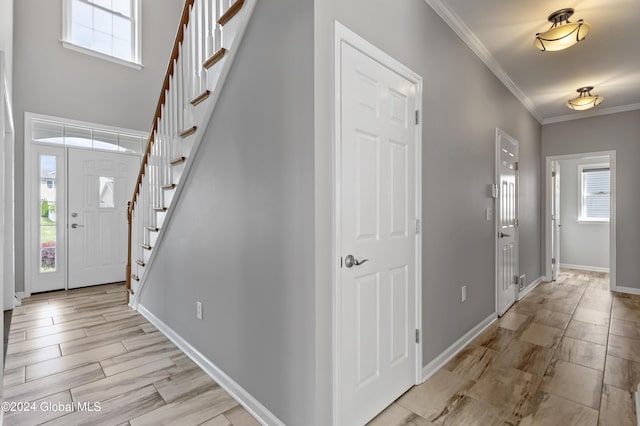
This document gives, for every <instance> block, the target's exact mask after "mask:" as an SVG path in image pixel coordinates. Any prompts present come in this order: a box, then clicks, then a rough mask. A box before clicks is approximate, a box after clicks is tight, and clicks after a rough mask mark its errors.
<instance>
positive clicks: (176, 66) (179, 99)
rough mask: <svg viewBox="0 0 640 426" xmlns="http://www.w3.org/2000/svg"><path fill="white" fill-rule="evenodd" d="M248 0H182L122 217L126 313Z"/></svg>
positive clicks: (225, 69) (227, 63)
mask: <svg viewBox="0 0 640 426" xmlns="http://www.w3.org/2000/svg"><path fill="white" fill-rule="evenodd" d="M256 1H257V0H186V1H185V5H184V9H183V12H182V17H181V20H180V26H179V28H178V32H177V34H176V39H175V42H174V45H173V50H172V52H171V59H170V61H169V65H168V68H167V72H166V74H165V79H164V83H163V85H162V90H161V92H160V99H159V100H158V105H157V107H156V111H155V115H154V117H153V127H152V130H151V134H150V136H149V141H148V143H147V147H146V149H145V152H144V156H143V157H142V164H141V166H140V172H139V173H138V179H137V182H136V186H135V190H134V193H133V198H132V200H131V201H130V202H129V209H128V214H127V220H128V225H129V226H128V229H129V239H128V242H129V249H128V258H127V290H128V291H129V303H130V305H131V306H133V307H134V308H135V307H136V306H137V304H138V297H139V294H140V292H141V290H142V288H143V286H144V283H145V279H146V277H147V274H146V272H147V271H148V270H149V269H150V268H151V266H152V264H153V260H154V254H155V253H156V251H157V250H158V249H159V247H160V246H161V243H162V239H163V235H164V231H165V230H166V228H167V226H168V225H169V222H170V220H171V215H172V212H173V207H175V206H174V204H175V203H176V202H177V200H178V199H179V197H180V193H181V191H182V188H183V186H184V184H185V180H186V179H187V176H188V173H189V169H190V167H191V165H192V162H193V160H194V158H195V156H196V154H197V151H198V146H199V145H200V143H201V142H202V138H203V136H204V132H205V130H206V128H207V125H208V123H209V120H210V118H211V115H212V113H213V110H214V107H215V104H216V101H217V99H218V97H219V95H220V91H221V90H222V86H223V85H224V81H225V79H226V77H227V75H228V74H229V71H230V68H231V64H232V62H233V57H234V56H235V53H236V51H237V49H238V46H239V44H240V41H241V39H242V35H243V34H244V31H245V29H246V27H247V24H248V22H249V19H250V17H251V14H252V12H253V9H254V7H255V4H256Z"/></svg>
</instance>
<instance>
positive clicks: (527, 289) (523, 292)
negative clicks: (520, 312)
mask: <svg viewBox="0 0 640 426" xmlns="http://www.w3.org/2000/svg"><path fill="white" fill-rule="evenodd" d="M543 281H545V277H544V276H542V277H538V278H537V279H536V280H535V281H533V282H532V283H531V284H529V285H528V286H526V287H525V288H524V289H523V290H521V291H520V293H518V300H522V298H523V297H525V296H526V295H527V294H529V292H531V290H533V289H534V288H536V287H538V285H539V284H540V283H541V282H543Z"/></svg>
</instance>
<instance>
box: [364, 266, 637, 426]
mask: <svg viewBox="0 0 640 426" xmlns="http://www.w3.org/2000/svg"><path fill="white" fill-rule="evenodd" d="M608 289H609V279H608V274H604V273H597V272H585V271H578V270H563V271H562V273H561V276H560V277H559V279H558V280H557V281H556V282H548V283H542V284H540V285H539V286H538V287H537V288H536V289H534V290H533V291H532V292H531V293H529V294H528V295H527V296H526V297H525V298H524V299H523V300H521V301H520V302H517V303H516V304H515V305H514V306H512V307H511V309H510V310H509V311H508V312H507V313H506V314H505V315H504V316H503V317H502V318H500V319H499V320H497V321H496V322H495V323H494V324H492V325H491V326H490V327H489V328H488V329H487V330H485V331H484V332H483V333H482V334H481V335H480V336H479V337H477V338H476V339H475V340H474V341H473V342H472V343H471V344H469V345H468V346H467V347H466V348H464V349H463V350H462V351H461V352H460V353H459V354H458V355H457V356H456V357H454V358H453V359H452V360H451V361H450V362H449V363H447V364H446V365H445V366H444V367H443V368H442V369H440V370H439V371H438V372H436V373H435V374H434V375H433V376H432V377H431V378H430V379H429V380H427V381H426V382H425V383H423V384H421V385H419V386H415V387H413V388H412V389H411V390H409V391H408V392H407V393H405V394H404V395H403V396H402V397H401V398H399V399H398V400H397V401H395V402H394V403H393V404H392V405H391V406H390V407H388V408H387V409H386V410H385V411H384V412H383V413H381V414H380V415H379V416H378V417H377V418H375V419H374V420H373V421H372V422H371V423H370V424H371V425H375V426H390V425H412V426H426V425H432V424H443V425H462V424H464V425H478V426H480V425H482V426H486V425H562V426H570V425H576V426H578V425H579V426H590V425H593V426H595V425H611V426H626V425H629V426H632V425H636V417H635V404H634V400H633V392H635V391H636V388H637V386H638V383H640V297H639V296H631V295H627V294H620V293H612V292H610V291H609V290H608Z"/></svg>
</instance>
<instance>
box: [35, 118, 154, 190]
mask: <svg viewBox="0 0 640 426" xmlns="http://www.w3.org/2000/svg"><path fill="white" fill-rule="evenodd" d="M87 124H88V125H87V126H82V125H72V124H66V123H61V122H56V121H50V120H40V119H37V118H33V119H32V120H31V137H32V139H33V141H34V142H38V143H43V144H56V145H66V146H74V147H79V148H89V149H98V150H102V151H116V152H120V153H125V154H142V152H143V148H144V141H145V137H143V136H140V135H131V134H126V133H120V132H118V131H117V130H115V129H96V128H92V127H89V123H87ZM43 183H45V184H46V185H47V186H48V187H49V188H51V186H49V185H55V182H52V183H49V182H44V181H43Z"/></svg>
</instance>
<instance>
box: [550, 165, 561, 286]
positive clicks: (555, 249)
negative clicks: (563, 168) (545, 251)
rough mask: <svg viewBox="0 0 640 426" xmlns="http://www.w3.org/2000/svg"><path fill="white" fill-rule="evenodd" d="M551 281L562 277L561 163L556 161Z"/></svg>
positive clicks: (553, 193) (552, 211)
mask: <svg viewBox="0 0 640 426" xmlns="http://www.w3.org/2000/svg"><path fill="white" fill-rule="evenodd" d="M551 193H552V195H551V227H552V228H551V229H552V231H551V232H553V235H552V236H551V279H552V280H553V281H555V280H557V279H558V276H559V275H560V228H561V227H562V224H561V223H560V163H559V162H558V161H554V162H553V163H552V171H551Z"/></svg>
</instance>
